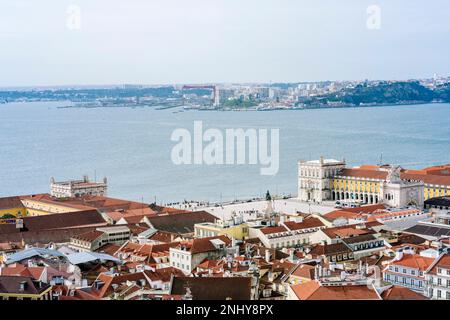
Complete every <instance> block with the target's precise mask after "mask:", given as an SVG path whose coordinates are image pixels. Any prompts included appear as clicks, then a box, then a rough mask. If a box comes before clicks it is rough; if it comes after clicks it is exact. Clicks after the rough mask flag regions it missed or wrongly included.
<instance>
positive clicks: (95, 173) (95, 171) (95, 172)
mask: <svg viewBox="0 0 450 320" xmlns="http://www.w3.org/2000/svg"><path fill="white" fill-rule="evenodd" d="M94 182H97V170H94Z"/></svg>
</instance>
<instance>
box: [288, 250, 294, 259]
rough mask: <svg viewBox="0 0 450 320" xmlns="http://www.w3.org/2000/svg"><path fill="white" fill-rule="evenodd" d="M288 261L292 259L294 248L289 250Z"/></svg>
mask: <svg viewBox="0 0 450 320" xmlns="http://www.w3.org/2000/svg"><path fill="white" fill-rule="evenodd" d="M289 261H290V262H293V261H294V249H291V250H289Z"/></svg>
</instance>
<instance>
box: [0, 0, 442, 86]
mask: <svg viewBox="0 0 450 320" xmlns="http://www.w3.org/2000/svg"><path fill="white" fill-rule="evenodd" d="M71 5H76V6H78V7H79V8H80V13H81V14H80V22H81V24H80V29H70V28H69V27H68V26H67V20H68V18H69V15H70V13H68V11H67V10H68V8H69V6H71ZM370 5H378V6H379V8H380V9H381V16H380V17H381V20H380V29H375V30H373V29H369V28H368V27H367V19H368V18H369V16H370V15H369V14H368V13H367V12H366V10H367V8H368V7H369V6H370ZM449 9H450V2H449V1H448V0H433V1H423V0H386V1H376V0H372V1H366V0H353V1H350V0H348V1H347V0H339V1H336V0H330V1H325V0H324V1H321V0H311V1H302V0H126V1H125V0H122V1H117V0H74V1H65V0H53V1H51V0H39V1H29V0H13V1H11V0H0V44H1V45H0V86H26V85H63V84H116V83H142V84H158V83H200V82H269V81H273V82H277V81H282V82H289V81H291V82H294V81H315V80H339V79H366V78H367V79H407V78H417V77H431V76H432V75H433V73H437V74H441V75H445V76H448V75H450V22H449V21H450V10H449ZM71 21H72V20H71Z"/></svg>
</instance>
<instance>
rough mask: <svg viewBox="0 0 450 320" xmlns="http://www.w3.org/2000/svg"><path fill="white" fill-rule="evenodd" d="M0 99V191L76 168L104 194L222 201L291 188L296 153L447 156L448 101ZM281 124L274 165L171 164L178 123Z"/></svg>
mask: <svg viewBox="0 0 450 320" xmlns="http://www.w3.org/2000/svg"><path fill="white" fill-rule="evenodd" d="M60 105H64V103H42V102H41V103H17V104H7V105H0V196H7V195H16V194H31V193H39V192H48V191H49V180H50V177H52V176H54V177H55V178H56V179H57V180H61V179H69V178H78V177H81V176H82V175H83V174H88V175H89V176H92V177H93V176H94V173H95V172H96V175H97V178H101V177H103V176H107V177H108V178H109V186H110V188H109V195H110V196H114V197H121V198H128V199H134V200H138V201H140V200H141V198H142V197H143V199H144V201H153V200H154V198H155V197H156V199H157V201H158V202H161V201H162V202H166V201H180V200H183V199H198V200H200V199H201V200H210V201H211V200H220V199H221V197H222V199H224V200H225V199H233V198H234V197H238V198H243V197H252V196H260V195H261V194H263V193H265V191H266V190H267V189H269V190H270V191H271V192H272V193H277V192H278V193H290V192H291V193H295V192H296V184H297V180H296V175H297V172H296V171H297V160H298V159H300V158H304V159H310V158H311V159H315V158H318V157H319V156H320V155H321V154H323V155H324V156H326V157H333V158H342V157H345V158H346V160H347V163H348V164H349V165H359V164H362V163H378V162H379V161H380V154H381V153H383V162H390V163H396V164H400V165H402V166H404V167H409V168H420V167H423V166H430V165H435V164H441V163H450V104H435V105H415V106H394V107H374V108H364V109H361V108H359V109H336V110H331V109H323V110H303V111H276V112H183V113H176V114H174V113H172V110H165V111H158V110H154V109H152V108H138V109H127V108H115V109H112V108H99V109H57V108H56V107H57V106H60ZM194 120H202V121H203V123H204V127H205V128H210V127H214V128H219V129H226V128H280V158H281V159H280V169H279V172H278V174H277V175H275V176H261V175H260V174H259V165H254V166H250V165H245V166H230V165H223V166H206V165H204V166H200V165H188V166H177V165H174V164H173V163H172V161H171V159H170V152H171V148H172V146H173V145H174V142H172V141H170V135H171V133H172V131H173V130H174V129H176V128H188V129H189V130H191V131H192V128H193V122H194Z"/></svg>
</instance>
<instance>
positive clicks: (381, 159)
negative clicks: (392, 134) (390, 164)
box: [380, 152, 383, 166]
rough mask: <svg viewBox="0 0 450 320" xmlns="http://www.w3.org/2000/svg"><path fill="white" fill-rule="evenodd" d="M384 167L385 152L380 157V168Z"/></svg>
mask: <svg viewBox="0 0 450 320" xmlns="http://www.w3.org/2000/svg"><path fill="white" fill-rule="evenodd" d="M382 165H383V152H382V153H381V155H380V166H382Z"/></svg>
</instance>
